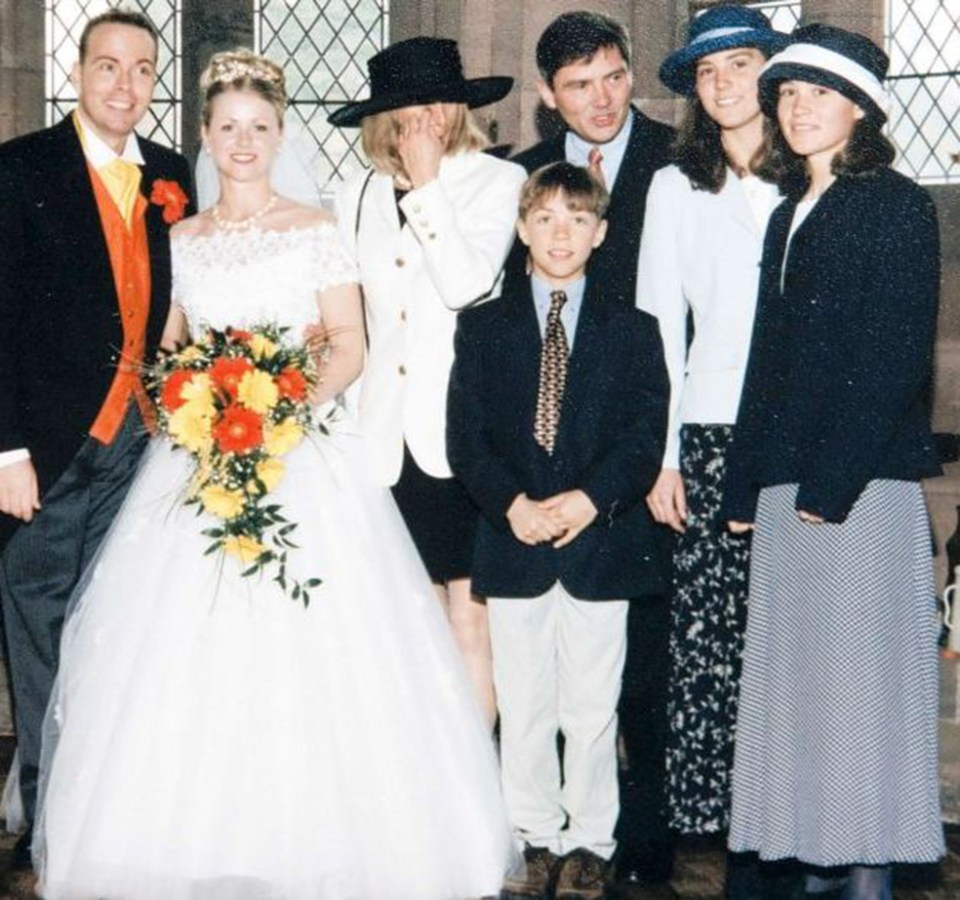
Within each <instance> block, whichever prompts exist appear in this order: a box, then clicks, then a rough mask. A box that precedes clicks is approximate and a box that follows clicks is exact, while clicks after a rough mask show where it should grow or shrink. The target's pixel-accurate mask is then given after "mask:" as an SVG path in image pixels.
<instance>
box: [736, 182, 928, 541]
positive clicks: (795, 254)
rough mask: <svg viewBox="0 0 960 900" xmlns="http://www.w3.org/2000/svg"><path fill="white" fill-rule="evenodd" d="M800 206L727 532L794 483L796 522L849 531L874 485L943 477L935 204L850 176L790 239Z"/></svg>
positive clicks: (763, 328)
mask: <svg viewBox="0 0 960 900" xmlns="http://www.w3.org/2000/svg"><path fill="white" fill-rule="evenodd" d="M796 205H797V204H796V201H794V200H786V201H784V202H783V203H782V204H781V205H780V206H779V207H778V208H777V209H776V210H775V211H774V213H773V216H772V217H771V219H770V224H769V227H768V228H767V235H766V240H765V245H764V252H763V262H762V268H761V278H760V293H759V305H758V309H757V317H756V320H755V322H754V330H753V338H752V343H751V347H750V360H749V363H748V365H747V374H746V379H745V382H744V389H743V395H742V397H741V400H740V410H739V414H738V417H737V425H736V432H735V441H734V445H733V450H732V452H731V454H730V460H729V463H728V471H727V482H726V485H725V489H724V503H723V511H722V513H723V515H724V517H725V518H726V519H734V520H739V521H747V522H749V521H753V517H754V513H755V507H756V503H757V496H758V493H759V490H760V488H761V487H764V486H769V485H775V484H791V483H798V484H799V490H798V494H797V500H796V505H797V509H802V510H806V511H808V512H812V513H815V514H817V515H820V516H823V517H824V518H825V519H827V520H828V521H831V522H842V521H843V520H844V519H845V518H846V516H847V514H848V513H849V511H850V508H851V507H852V506H853V504H854V502H855V501H856V499H857V497H859V496H860V494H861V492H862V491H863V489H864V487H865V486H866V485H867V483H868V482H869V481H870V480H871V479H874V478H886V479H895V480H907V481H913V480H917V479H920V478H927V477H930V476H934V475H938V474H940V465H939V461H938V458H937V453H936V450H935V447H934V443H933V438H932V436H931V434H930V425H929V422H930V409H929V399H930V396H929V391H930V385H931V379H932V373H933V348H934V340H935V334H936V324H937V307H938V300H939V287H940V241H939V231H938V227H937V216H936V210H935V208H934V204H933V201H932V199H931V198H930V195H929V194H928V193H927V192H926V191H925V190H924V189H923V188H921V187H919V186H917V185H915V184H914V183H913V182H912V181H910V180H909V179H907V178H905V177H904V176H903V175H900V174H898V173H897V172H894V171H892V170H890V169H882V170H880V171H878V172H875V173H872V174H864V175H858V176H841V177H840V178H838V179H837V180H836V181H835V182H834V183H833V184H832V185H831V186H830V188H829V189H828V190H827V191H826V192H825V193H824V194H823V196H822V197H821V198H820V199H819V200H818V201H817V204H816V206H814V207H813V209H812V210H811V211H810V213H809V215H808V216H807V218H806V219H805V220H804V221H803V223H802V224H801V225H800V226H799V227H798V228H797V229H796V231H795V233H794V235H793V238H792V240H791V239H790V237H789V235H790V226H791V222H792V221H793V217H794V212H795V210H796ZM788 247H789V253H788ZM785 257H786V266H785V267H784V258H785Z"/></svg>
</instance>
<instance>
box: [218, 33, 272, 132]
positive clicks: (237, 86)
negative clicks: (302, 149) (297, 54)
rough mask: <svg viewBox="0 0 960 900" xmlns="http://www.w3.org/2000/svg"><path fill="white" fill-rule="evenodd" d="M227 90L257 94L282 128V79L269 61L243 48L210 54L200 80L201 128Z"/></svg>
mask: <svg viewBox="0 0 960 900" xmlns="http://www.w3.org/2000/svg"><path fill="white" fill-rule="evenodd" d="M228 90H232V91H253V93H255V94H259V95H260V96H261V97H262V98H263V99H264V100H266V101H267V102H268V103H270V104H271V105H272V106H273V108H274V109H275V110H276V111H277V118H278V119H279V120H280V125H281V127H282V126H283V114H284V112H286V109H287V87H286V77H285V76H284V74H283V69H281V68H280V66H278V65H277V64H276V63H275V62H273V61H272V60H269V59H267V58H266V57H265V56H259V55H258V54H256V53H254V52H253V51H252V50H248V49H247V48H246V47H238V48H237V49H236V50H224V51H223V52H221V53H214V54H213V56H211V57H210V62H208V63H207V67H206V69H204V70H203V74H202V75H201V76H200V92H201V94H202V95H203V110H202V112H201V117H202V120H203V124H204V125H206V126H209V125H210V111H211V107H212V105H213V100H214V98H215V97H217V96H219V95H220V94H222V93H224V91H228Z"/></svg>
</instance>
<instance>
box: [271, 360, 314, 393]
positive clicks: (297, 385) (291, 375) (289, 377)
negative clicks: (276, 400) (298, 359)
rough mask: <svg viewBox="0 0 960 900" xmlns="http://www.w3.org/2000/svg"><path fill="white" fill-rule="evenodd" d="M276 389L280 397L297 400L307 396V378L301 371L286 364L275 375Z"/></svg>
mask: <svg viewBox="0 0 960 900" xmlns="http://www.w3.org/2000/svg"><path fill="white" fill-rule="evenodd" d="M276 382H277V389H278V390H279V391H280V396H281V397H286V398H287V399H288V400H294V401H299V400H303V399H304V397H306V396H307V386H308V385H307V379H306V378H304V376H303V372H300V371H298V370H297V369H294V368H292V367H291V366H288V367H287V368H286V369H284V370H283V371H282V372H281V373H280V374H279V375H277V377H276Z"/></svg>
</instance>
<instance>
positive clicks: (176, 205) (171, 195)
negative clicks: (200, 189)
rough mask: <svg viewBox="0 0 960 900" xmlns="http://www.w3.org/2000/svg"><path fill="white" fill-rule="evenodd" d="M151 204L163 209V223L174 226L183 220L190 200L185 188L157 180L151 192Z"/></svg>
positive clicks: (172, 182) (174, 183) (173, 182)
mask: <svg viewBox="0 0 960 900" xmlns="http://www.w3.org/2000/svg"><path fill="white" fill-rule="evenodd" d="M150 202H151V203H155V204H156V205H157V206H162V207H163V221H164V222H166V223H167V224H168V225H173V224H174V223H175V222H179V221H180V220H181V219H182V218H183V211H184V210H185V209H186V208H187V203H189V202H190V198H189V197H187V195H186V194H185V193H184V191H183V188H182V187H180V185H179V184H177V183H176V182H175V181H167V179H165V178H157V179H156V180H155V181H154V182H153V189H152V190H151V191H150Z"/></svg>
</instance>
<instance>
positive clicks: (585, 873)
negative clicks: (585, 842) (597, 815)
mask: <svg viewBox="0 0 960 900" xmlns="http://www.w3.org/2000/svg"><path fill="white" fill-rule="evenodd" d="M607 868H608V865H607V861H606V860H605V859H604V858H603V857H601V856H597V854H596V853H591V852H590V851H589V850H585V849H584V848H583V847H578V848H577V849H576V850H573V851H572V852H570V853H568V854H567V855H566V856H565V857H564V858H563V862H562V863H561V864H560V874H559V875H558V876H557V889H556V893H555V895H554V896H555V900H603V892H604V891H605V890H606V885H607Z"/></svg>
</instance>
